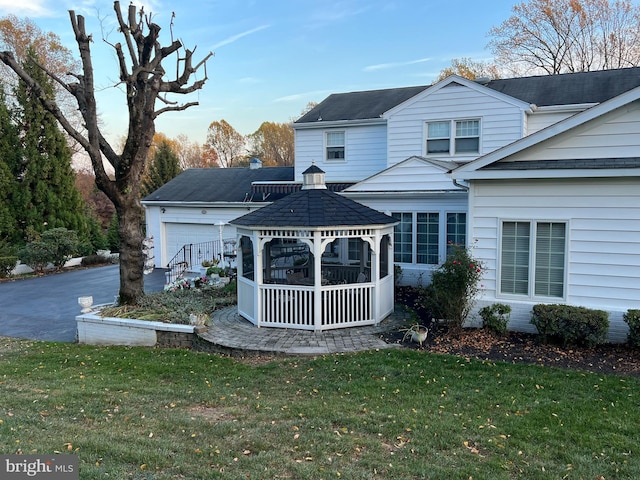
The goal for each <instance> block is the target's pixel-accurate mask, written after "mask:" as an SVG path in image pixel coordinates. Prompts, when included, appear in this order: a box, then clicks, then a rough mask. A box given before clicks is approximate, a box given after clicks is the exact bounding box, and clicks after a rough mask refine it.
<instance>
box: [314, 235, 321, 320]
mask: <svg viewBox="0 0 640 480" xmlns="http://www.w3.org/2000/svg"><path fill="white" fill-rule="evenodd" d="M321 249H322V232H320V231H319V230H315V231H314V232H313V327H314V329H315V330H322V252H321V251H320V250H321Z"/></svg>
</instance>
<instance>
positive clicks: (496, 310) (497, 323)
mask: <svg viewBox="0 0 640 480" xmlns="http://www.w3.org/2000/svg"><path fill="white" fill-rule="evenodd" d="M479 314H480V317H481V318H482V326H483V327H484V328H486V329H488V330H490V331H491V332H493V333H497V334H498V335H503V334H504V333H505V332H506V331H507V325H508V324H509V318H510V317H511V307H510V306H509V305H505V304H504V303H494V304H493V305H491V306H487V307H483V308H481V309H480V312H479Z"/></svg>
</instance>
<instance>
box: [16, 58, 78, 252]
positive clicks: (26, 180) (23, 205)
mask: <svg viewBox="0 0 640 480" xmlns="http://www.w3.org/2000/svg"><path fill="white" fill-rule="evenodd" d="M29 53H30V55H29V56H28V58H27V60H25V62H24V69H25V70H26V71H28V72H29V73H30V75H31V76H32V77H33V78H34V79H37V81H38V82H39V83H40V85H42V86H44V88H45V89H46V93H47V95H48V96H49V97H50V98H51V99H53V97H54V91H53V86H52V82H51V81H50V80H49V78H48V77H47V76H46V75H45V74H44V72H43V71H42V70H41V69H40V68H39V67H38V66H37V65H36V64H35V63H34V62H33V61H31V60H30V59H31V58H37V57H36V55H35V52H34V51H33V50H31V51H30V52H29ZM16 100H17V103H18V128H19V132H20V135H21V139H22V160H21V162H19V164H18V165H17V170H16V171H15V172H14V175H15V176H16V178H17V179H18V183H19V187H18V191H17V194H16V196H15V198H14V202H15V205H16V207H17V212H16V214H17V217H16V218H17V220H18V222H19V224H20V225H21V228H22V229H23V234H24V235H26V234H27V232H33V233H35V234H38V233H42V232H43V231H45V230H48V229H51V228H57V227H63V228H67V229H68V230H74V231H75V232H76V233H77V234H78V237H79V239H80V241H89V240H90V239H89V226H88V222H87V215H86V209H85V205H84V202H83V200H82V197H81V195H80V193H79V191H78V189H77V188H76V186H75V182H74V172H73V170H72V168H71V150H70V149H69V147H68V145H67V141H66V138H65V136H64V135H63V134H62V132H61V131H60V129H59V128H58V125H57V122H56V120H55V118H54V117H53V116H52V115H51V114H50V113H49V112H47V111H46V110H45V109H44V108H43V107H42V104H41V103H40V101H39V100H38V99H37V98H36V97H35V96H34V95H32V92H31V90H30V88H29V87H28V86H27V85H25V83H24V82H20V83H19V84H18V87H17V88H16Z"/></svg>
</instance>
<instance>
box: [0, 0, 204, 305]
mask: <svg viewBox="0 0 640 480" xmlns="http://www.w3.org/2000/svg"><path fill="white" fill-rule="evenodd" d="M114 11H115V14H116V17H117V22H118V32H119V34H120V35H122V39H123V42H124V43H115V44H111V46H112V47H113V49H114V51H115V56H116V58H117V61H118V66H119V71H118V77H119V81H120V84H121V85H122V86H123V88H124V90H125V93H126V97H125V98H126V104H127V109H128V133H127V138H126V142H125V145H124V148H123V150H122V153H116V151H115V150H114V149H113V148H112V146H111V145H110V143H109V142H108V141H107V139H106V138H105V136H104V135H103V133H102V131H101V128H100V125H99V122H98V106H97V104H96V98H95V78H94V69H93V63H92V54H91V45H92V42H93V39H92V36H91V35H90V34H88V33H87V32H86V28H85V19H84V17H83V16H82V15H76V13H75V11H73V10H72V11H70V12H69V17H70V20H71V26H72V28H73V33H74V36H75V40H76V43H77V46H78V50H79V52H80V61H81V65H82V67H81V72H80V73H74V75H73V77H74V80H73V81H69V82H66V81H65V80H64V79H62V78H60V77H59V76H57V75H56V74H55V72H52V71H50V70H49V69H47V67H46V66H44V65H40V68H41V69H42V70H43V71H44V72H46V73H47V74H48V75H49V76H50V77H51V78H53V79H54V80H55V81H56V82H57V83H58V84H59V85H61V86H62V87H63V88H64V89H65V90H66V91H68V92H69V93H70V94H71V95H72V96H73V97H74V98H75V101H76V102H77V108H78V110H79V111H80V113H81V115H82V118H83V121H84V129H85V131H79V130H77V129H75V128H74V127H73V124H72V123H71V122H70V121H69V119H68V118H67V117H66V116H65V115H64V113H63V112H62V111H61V109H60V107H59V105H58V104H57V103H56V102H55V101H54V100H53V99H51V98H50V97H49V96H48V95H47V94H46V92H45V90H44V88H43V86H42V85H41V84H40V82H39V81H38V79H37V78H34V76H33V75H32V74H31V73H30V72H28V71H26V70H25V69H23V68H22V67H21V65H20V63H19V62H18V61H16V57H15V55H14V53H13V52H11V51H3V52H0V60H1V61H2V62H3V63H4V64H5V65H7V66H9V68H11V69H12V70H13V71H14V72H15V73H16V74H17V75H18V76H19V77H20V79H21V80H22V81H23V82H24V83H25V85H26V86H27V88H29V90H30V91H32V92H33V94H34V95H36V96H37V97H38V98H39V100H40V102H41V103H42V105H43V106H44V107H45V108H46V109H47V110H48V111H49V112H51V113H52V114H53V115H54V116H55V118H56V119H57V120H58V122H59V123H60V124H61V125H62V127H63V128H64V130H65V131H66V132H67V133H68V134H69V135H70V136H71V137H73V138H74V139H75V140H76V141H77V142H78V143H79V144H80V145H81V146H82V148H83V149H84V150H85V151H86V152H87V154H88V155H89V157H90V159H91V164H92V167H93V170H94V173H95V176H96V184H97V185H98V188H100V190H102V191H103V192H105V194H106V195H107V196H108V197H109V199H110V200H111V201H112V202H113V204H114V206H115V209H116V213H117V216H118V233H119V235H120V248H119V252H120V290H119V299H120V302H121V303H123V304H132V303H135V302H136V301H137V300H138V299H139V298H140V297H142V296H143V295H144V279H143V266H144V258H143V253H142V241H143V240H144V232H143V227H144V216H143V213H144V212H143V208H142V205H141V204H140V188H141V181H140V180H141V176H142V174H143V172H144V169H145V164H146V159H147V153H148V150H149V147H150V145H151V142H152V139H153V135H154V133H155V120H156V118H157V117H158V116H159V115H161V114H163V113H166V112H171V111H180V110H184V109H186V108H188V107H191V106H193V105H197V102H189V103H184V104H178V103H176V102H174V101H172V100H171V99H170V98H168V97H167V95H168V94H171V93H174V94H182V95H184V94H188V93H192V92H195V91H197V90H199V89H201V88H202V87H203V86H204V83H205V82H206V80H207V77H206V74H205V75H204V78H203V79H201V80H198V81H195V82H193V83H190V79H191V75H192V74H193V73H194V72H196V71H197V70H198V69H199V68H200V67H201V66H202V65H204V64H205V62H206V60H207V59H208V58H209V56H210V55H211V54H209V55H207V56H206V57H205V58H204V59H203V60H202V61H201V62H199V63H197V64H196V65H194V63H193V60H194V59H193V51H192V50H189V49H184V53H182V54H180V53H179V52H180V51H181V49H182V43H181V42H180V41H179V40H172V41H171V43H169V44H168V45H167V46H164V47H163V46H162V45H161V43H160V40H159V38H160V30H161V28H160V26H159V25H157V24H156V23H153V22H152V21H151V19H150V17H147V16H145V15H144V12H143V11H142V10H141V11H140V12H138V10H137V7H136V6H135V5H133V4H131V5H129V6H128V9H127V10H126V12H125V13H126V16H123V12H122V10H121V8H120V2H118V1H115V2H114ZM174 55H175V61H176V68H175V72H176V77H175V78H173V79H167V78H165V76H166V71H165V69H164V68H163V65H162V62H163V61H164V60H165V59H167V58H169V57H172V56H174ZM158 100H159V101H160V102H162V106H161V108H156V101H158ZM103 159H104V160H105V161H106V162H108V163H109V164H110V166H111V167H112V168H113V172H114V174H113V178H110V177H109V175H108V174H107V170H106V168H105V165H104V164H103Z"/></svg>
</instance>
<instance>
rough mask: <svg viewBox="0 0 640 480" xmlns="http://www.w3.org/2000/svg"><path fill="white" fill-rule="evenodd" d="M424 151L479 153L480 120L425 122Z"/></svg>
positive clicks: (460, 153)
mask: <svg viewBox="0 0 640 480" xmlns="http://www.w3.org/2000/svg"><path fill="white" fill-rule="evenodd" d="M452 133H453V134H452ZM426 151H427V155H443V154H444V155H464V154H469V153H480V120H478V119H465V120H446V121H439V122H429V123H427V147H426Z"/></svg>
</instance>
